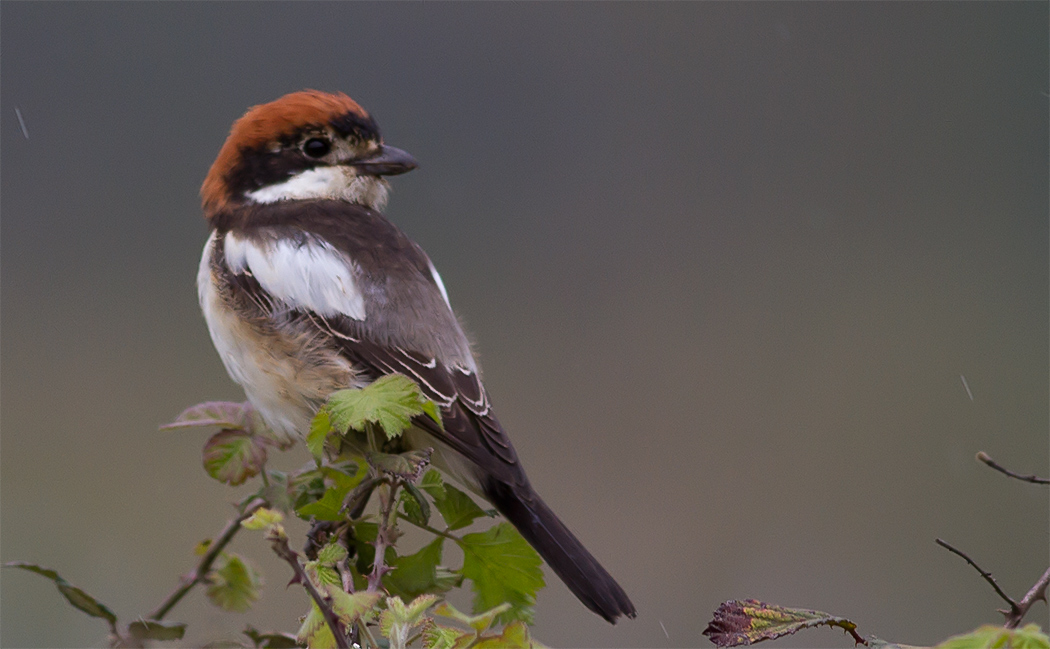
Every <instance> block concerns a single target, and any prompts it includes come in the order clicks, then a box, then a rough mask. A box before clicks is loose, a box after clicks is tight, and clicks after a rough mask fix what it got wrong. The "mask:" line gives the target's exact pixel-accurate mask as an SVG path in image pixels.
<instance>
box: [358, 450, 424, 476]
mask: <svg viewBox="0 0 1050 649" xmlns="http://www.w3.org/2000/svg"><path fill="white" fill-rule="evenodd" d="M433 452H434V449H432V448H424V449H419V450H415V451H406V452H405V453H399V454H398V455H391V454H390V453H376V452H372V451H369V452H367V453H365V459H367V460H368V463H369V464H370V465H372V467H374V468H375V469H376V470H377V471H379V472H380V473H385V474H387V475H390V476H394V477H397V478H400V479H401V480H404V481H406V482H415V481H416V480H418V479H419V477H420V475H422V473H423V470H424V469H426V467H427V465H429V464H430V454H431V453H433Z"/></svg>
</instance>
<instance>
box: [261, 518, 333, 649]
mask: <svg viewBox="0 0 1050 649" xmlns="http://www.w3.org/2000/svg"><path fill="white" fill-rule="evenodd" d="M270 541H271V544H272V545H273V551H274V552H275V553H276V554H277V556H279V557H281V558H282V559H284V560H285V561H286V562H287V563H288V565H289V566H291V567H292V571H293V572H294V573H295V577H296V579H297V580H298V581H299V583H301V584H302V585H303V588H305V589H306V592H307V593H309V594H310V598H311V599H313V600H314V603H315V604H317V608H318V609H320V610H321V615H323V616H324V621H325V622H326V623H327V624H328V628H329V629H331V630H332V636H333V637H334V638H335V645H336V646H337V647H339V649H350V644H349V643H348V642H347V641H346V633H345V632H344V631H343V626H342V625H341V624H340V623H339V618H338V617H336V615H335V612H334V611H333V610H332V606H331V605H330V604H329V602H328V598H327V597H325V596H324V595H322V594H321V593H320V592H318V590H317V588H315V587H314V584H313V582H312V581H310V577H309V575H307V574H306V571H305V570H303V567H302V566H301V565H300V564H299V555H298V554H297V553H296V552H295V551H293V550H292V549H291V548H290V547H288V537H287V536H285V535H284V534H283V533H281V535H280V536H275V537H273V538H271V539H270Z"/></svg>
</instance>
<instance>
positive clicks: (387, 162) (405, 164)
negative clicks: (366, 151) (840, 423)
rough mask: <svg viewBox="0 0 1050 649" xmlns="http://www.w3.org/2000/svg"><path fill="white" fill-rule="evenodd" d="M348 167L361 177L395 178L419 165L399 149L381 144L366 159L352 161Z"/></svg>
mask: <svg viewBox="0 0 1050 649" xmlns="http://www.w3.org/2000/svg"><path fill="white" fill-rule="evenodd" d="M350 166H351V167H353V168H354V169H356V170H357V173H359V174H362V175H367V176H396V175H397V174H403V173H405V172H406V171H412V170H413V169H415V168H416V167H418V166H419V163H418V162H416V159H415V158H413V157H412V156H410V155H409V154H408V153H406V152H404V151H402V150H401V149H398V148H395V147H392V146H387V145H385V144H383V145H381V146H380V147H379V150H378V151H376V152H375V153H373V154H372V155H370V156H368V157H367V158H361V159H359V160H354V161H353V162H351V163H350Z"/></svg>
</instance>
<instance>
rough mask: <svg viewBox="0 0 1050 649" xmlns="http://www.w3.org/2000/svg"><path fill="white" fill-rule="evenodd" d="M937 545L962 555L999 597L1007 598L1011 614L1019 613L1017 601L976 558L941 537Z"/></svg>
mask: <svg viewBox="0 0 1050 649" xmlns="http://www.w3.org/2000/svg"><path fill="white" fill-rule="evenodd" d="M937 545H939V546H941V547H942V548H944V549H945V550H948V551H949V552H951V553H953V554H957V555H959V556H960V557H962V558H963V559H965V560H966V563H968V564H970V565H971V566H973V567H974V569H975V570H977V572H979V573H981V576H982V577H984V580H985V581H987V582H988V583H989V584H991V585H992V588H994V589H995V592H996V593H997V594H998V595H999V597H1002V598H1003V600H1005V601H1006V603H1007V604H1009V605H1010V611H1009V614H1010V615H1013V614H1016V613H1017V602H1015V601H1014V600H1013V598H1012V597H1010V596H1009V595H1007V594H1006V593H1005V592H1003V589H1002V588H999V584H998V583H997V582H996V581H995V577H993V576H992V573H990V572H988V571H987V570H984V569H982V568H981V566H979V565H977V564H976V563H974V560H973V559H971V558H970V557H969V556H967V555H966V553H965V552H963V551H962V550H959V549H956V548H954V547H952V546H951V545H949V544H948V543H947V542H946V541H943V540H941V539H937Z"/></svg>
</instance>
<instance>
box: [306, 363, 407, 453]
mask: <svg viewBox="0 0 1050 649" xmlns="http://www.w3.org/2000/svg"><path fill="white" fill-rule="evenodd" d="M426 402H427V399H426V397H425V396H424V395H423V392H422V391H421V390H420V389H419V386H418V385H416V384H415V382H413V381H412V379H410V378H408V377H407V376H404V375H403V374H387V375H385V376H382V377H380V378H378V379H376V380H375V381H373V382H372V383H371V384H370V385H367V386H365V387H363V388H358V389H349V390H339V391H337V392H334V393H333V394H332V395H331V396H330V397H329V398H328V403H327V404H325V409H326V410H327V411H328V412H329V414H330V415H331V423H332V426H334V427H335V428H336V430H339V431H340V432H343V433H345V432H347V431H348V430H351V429H352V430H357V431H362V432H363V431H365V424H367V423H374V424H378V425H379V427H380V428H382V429H383V432H384V433H386V436H387V438H388V439H394V438H395V437H397V436H398V435H400V434H401V433H403V432H404V431H405V429H406V428H408V427H409V425H410V424H411V423H412V418H413V417H415V416H417V415H421V414H424V413H425V409H424V405H425V404H426Z"/></svg>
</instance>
